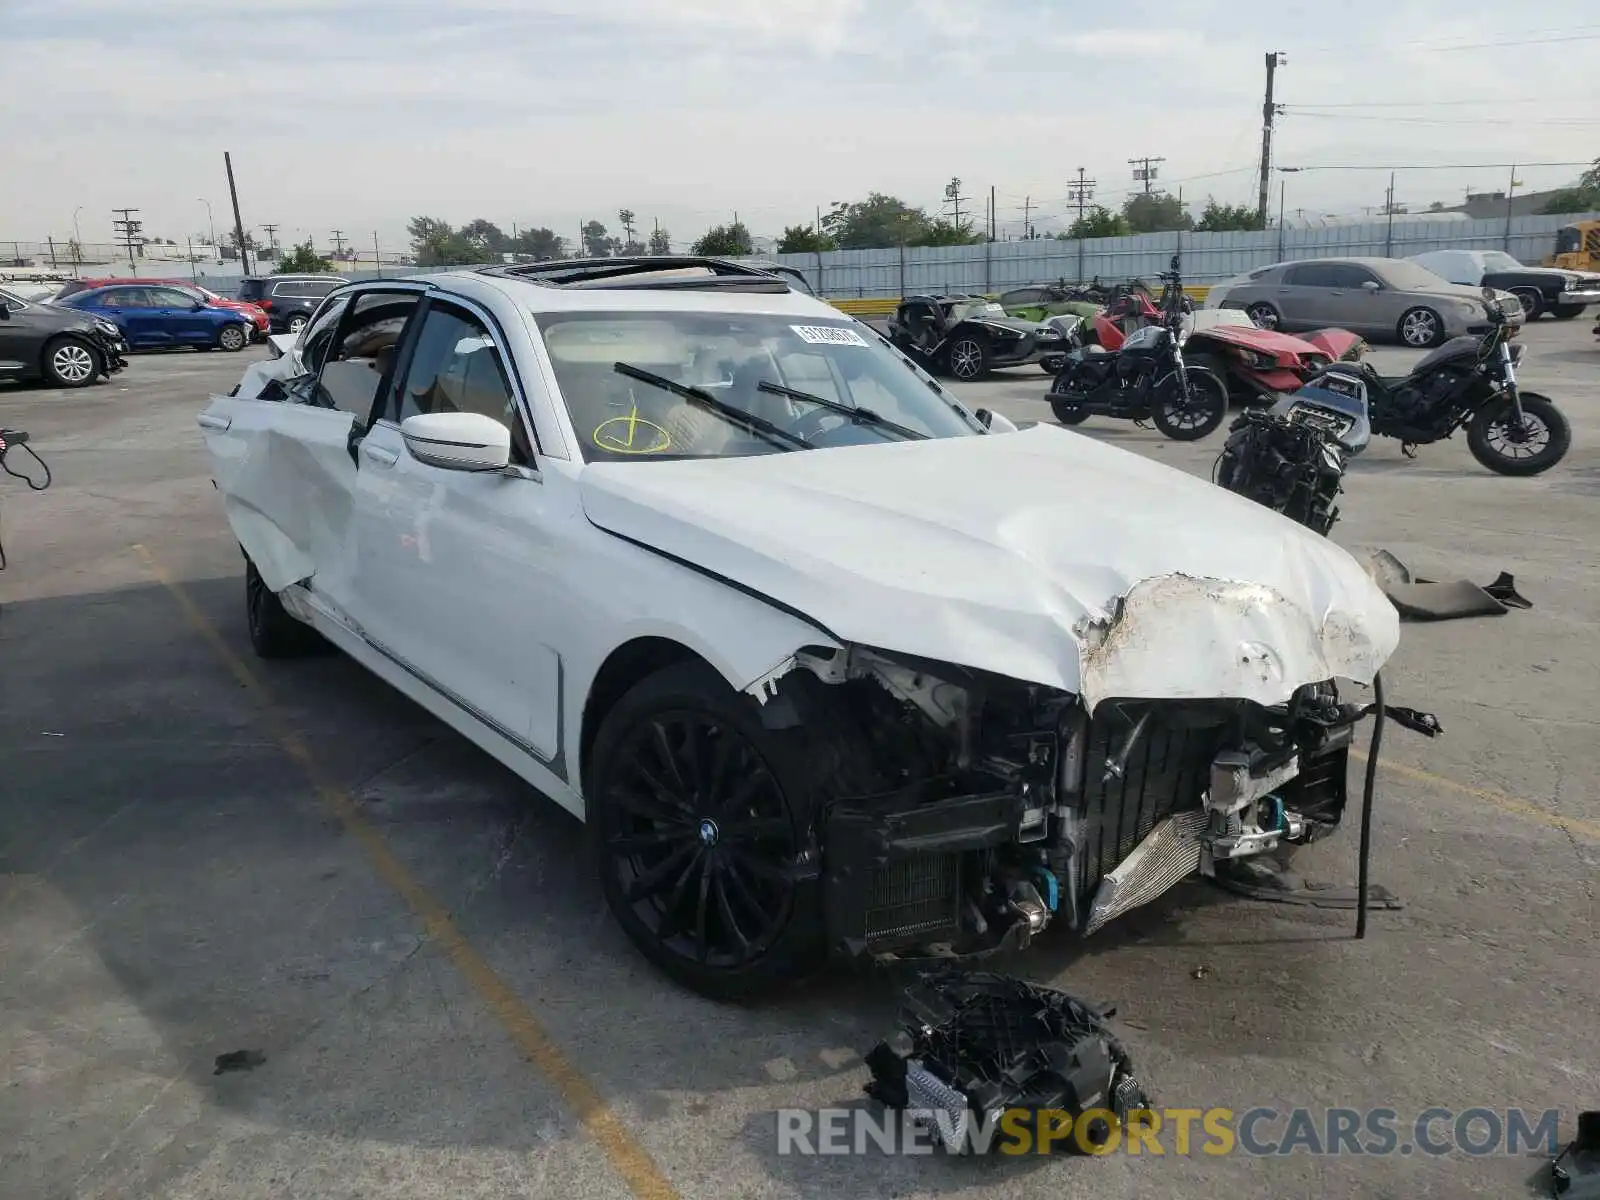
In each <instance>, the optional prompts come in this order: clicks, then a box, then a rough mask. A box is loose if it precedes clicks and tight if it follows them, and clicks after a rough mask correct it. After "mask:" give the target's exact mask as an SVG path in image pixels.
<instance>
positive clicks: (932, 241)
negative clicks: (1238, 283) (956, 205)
mask: <svg viewBox="0 0 1600 1200" xmlns="http://www.w3.org/2000/svg"><path fill="white" fill-rule="evenodd" d="M987 240H988V235H987V234H982V233H976V232H974V231H973V228H972V226H971V225H970V224H969V223H968V222H966V221H963V222H961V224H959V225H957V224H956V223H955V222H954V221H951V220H947V219H946V218H944V217H940V218H939V219H938V220H935V221H929V222H928V223H927V224H926V225H924V226H923V227H922V229H921V230H920V231H919V232H918V233H917V235H916V236H915V237H913V238H910V239H908V240H907V242H906V245H908V246H971V245H974V244H976V243H978V242H982V241H987Z"/></svg>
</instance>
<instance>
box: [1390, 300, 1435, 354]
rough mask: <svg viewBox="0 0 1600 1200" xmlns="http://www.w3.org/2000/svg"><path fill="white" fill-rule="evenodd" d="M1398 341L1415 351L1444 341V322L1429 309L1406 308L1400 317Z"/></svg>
mask: <svg viewBox="0 0 1600 1200" xmlns="http://www.w3.org/2000/svg"><path fill="white" fill-rule="evenodd" d="M1397 332H1398V333H1399V334H1400V340H1401V341H1402V342H1404V343H1405V344H1406V345H1408V346H1411V347H1413V348H1414V349H1417V350H1426V349H1427V348H1429V347H1430V346H1437V345H1438V344H1439V343H1440V342H1442V341H1444V322H1443V321H1441V320H1440V319H1439V314H1438V313H1436V312H1434V311H1433V309H1431V308H1408V309H1407V310H1406V311H1405V312H1404V313H1403V314H1402V315H1401V317H1400V325H1399V328H1398V330H1397Z"/></svg>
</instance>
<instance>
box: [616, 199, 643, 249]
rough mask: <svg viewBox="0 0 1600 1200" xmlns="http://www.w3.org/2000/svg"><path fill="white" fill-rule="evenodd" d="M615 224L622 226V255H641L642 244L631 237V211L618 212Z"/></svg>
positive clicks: (627, 209)
mask: <svg viewBox="0 0 1600 1200" xmlns="http://www.w3.org/2000/svg"><path fill="white" fill-rule="evenodd" d="M617 224H618V225H621V226H622V253H624V254H643V253H644V243H643V242H641V241H639V240H638V239H637V238H635V237H634V236H633V209H631V208H624V209H620V210H618V212H617Z"/></svg>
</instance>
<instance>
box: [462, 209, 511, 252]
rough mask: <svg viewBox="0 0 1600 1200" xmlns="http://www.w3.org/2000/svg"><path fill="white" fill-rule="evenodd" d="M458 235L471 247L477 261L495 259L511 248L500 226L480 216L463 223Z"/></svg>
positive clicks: (508, 239) (509, 241) (509, 240)
mask: <svg viewBox="0 0 1600 1200" xmlns="http://www.w3.org/2000/svg"><path fill="white" fill-rule="evenodd" d="M460 236H461V238H462V239H463V240H464V241H465V242H466V243H467V244H468V245H469V246H471V247H472V252H473V254H474V255H476V256H477V261H478V262H490V261H492V260H496V259H498V258H499V257H500V256H501V255H502V254H504V253H505V252H506V251H507V250H509V249H511V239H510V238H508V237H507V236H506V235H505V234H504V233H503V232H502V231H501V229H500V226H498V225H496V224H495V223H494V222H493V221H486V220H484V219H483V218H482V217H476V218H474V219H473V220H471V221H468V222H467V223H466V224H465V225H463V226H462V227H461V234H460Z"/></svg>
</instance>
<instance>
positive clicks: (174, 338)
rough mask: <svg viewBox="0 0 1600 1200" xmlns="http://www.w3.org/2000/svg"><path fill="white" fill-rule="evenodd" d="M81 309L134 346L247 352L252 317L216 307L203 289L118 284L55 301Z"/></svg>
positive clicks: (130, 346) (233, 310)
mask: <svg viewBox="0 0 1600 1200" xmlns="http://www.w3.org/2000/svg"><path fill="white" fill-rule="evenodd" d="M56 303H57V304H59V305H61V306H63V307H65V308H77V309H82V310H83V311H84V312H87V313H92V314H93V315H95V316H97V317H103V318H104V319H105V320H107V321H110V322H111V323H112V324H114V325H115V326H116V327H117V328H118V329H120V330H122V336H123V338H124V340H126V341H127V343H128V348H129V349H130V350H158V349H162V348H165V347H169V346H200V347H203V348H206V349H212V348H215V349H218V350H243V349H244V348H245V347H246V346H247V345H249V344H250V322H249V318H248V317H246V316H245V315H244V314H243V313H241V312H240V311H239V310H238V309H232V308H212V307H211V305H209V304H207V303H206V298H205V297H204V296H202V295H201V294H200V293H199V292H195V291H190V290H189V289H188V288H181V287H175V286H172V285H170V284H154V283H151V284H125V283H119V284H114V285H112V286H111V287H99V288H91V289H90V290H89V291H86V292H77V293H75V294H74V295H71V296H68V297H66V298H65V299H63V300H58V301H56Z"/></svg>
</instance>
